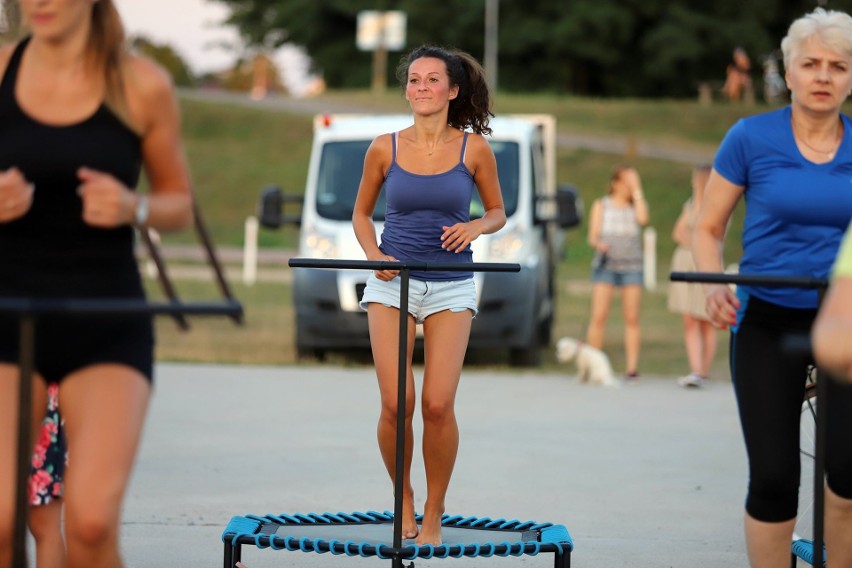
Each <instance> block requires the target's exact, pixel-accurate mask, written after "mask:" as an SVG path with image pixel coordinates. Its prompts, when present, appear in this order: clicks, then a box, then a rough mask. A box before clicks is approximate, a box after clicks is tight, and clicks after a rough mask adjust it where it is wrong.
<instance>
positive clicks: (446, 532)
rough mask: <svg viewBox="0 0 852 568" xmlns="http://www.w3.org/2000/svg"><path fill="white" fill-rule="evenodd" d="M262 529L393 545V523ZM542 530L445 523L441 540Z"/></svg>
mask: <svg viewBox="0 0 852 568" xmlns="http://www.w3.org/2000/svg"><path fill="white" fill-rule="evenodd" d="M260 532H261V533H262V534H266V535H270V534H277V535H278V536H280V537H287V536H290V537H293V538H297V539H298V538H309V539H311V540H318V539H323V540H331V539H334V540H340V541H347V540H349V541H354V542H364V543H367V544H370V545H373V546H376V545H380V544H384V545H387V546H393V523H392V522H382V523H353V524H348V523H347V524H329V525H279V524H277V523H268V524H266V525H264V526H263V527H262V528H261V530H260ZM540 536H541V532H540V531H537V530H493V529H477V528H459V527H442V529H441V540H442V541H443V544H445V545H447V546H453V545H460V546H467V545H469V544H475V543H482V542H503V541H508V542H538V541H539V540H540ZM402 544H403V546H405V545H409V544H414V539H413V538H411V539H404V540H403V541H402Z"/></svg>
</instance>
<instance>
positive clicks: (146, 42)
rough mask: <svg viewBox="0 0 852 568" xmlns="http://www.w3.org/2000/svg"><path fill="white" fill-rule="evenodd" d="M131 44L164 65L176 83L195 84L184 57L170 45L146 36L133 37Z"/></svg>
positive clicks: (183, 84)
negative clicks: (160, 43) (153, 40)
mask: <svg viewBox="0 0 852 568" xmlns="http://www.w3.org/2000/svg"><path fill="white" fill-rule="evenodd" d="M131 45H132V46H133V48H134V49H135V50H137V51H138V52H139V53H141V54H143V55H145V56H147V57H150V58H151V59H153V60H154V61H156V62H157V63H159V64H160V65H162V66H163V68H165V70H166V71H168V72H169V74H170V75H171V76H172V80H173V81H174V82H175V85H178V86H180V87H190V86H192V85H194V84H195V78H194V77H193V76H192V73H191V72H190V71H189V67H188V66H187V64H186V62H185V61H184V60H183V58H182V57H181V56H180V55H178V53H177V52H176V51H175V50H174V49H172V48H171V46H168V45H157V44H155V43H154V42H152V41H151V40H150V39H148V38H146V37H144V36H136V37H134V38H132V39H131Z"/></svg>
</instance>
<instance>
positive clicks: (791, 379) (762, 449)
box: [731, 297, 852, 522]
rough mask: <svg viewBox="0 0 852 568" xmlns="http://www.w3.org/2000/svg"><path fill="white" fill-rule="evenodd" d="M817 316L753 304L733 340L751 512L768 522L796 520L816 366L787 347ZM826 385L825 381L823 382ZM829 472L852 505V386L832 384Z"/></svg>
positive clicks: (832, 483) (823, 408) (833, 483)
mask: <svg viewBox="0 0 852 568" xmlns="http://www.w3.org/2000/svg"><path fill="white" fill-rule="evenodd" d="M815 316H816V311H815V310H800V309H791V308H784V307H781V306H777V305H775V304H771V303H769V302H765V301H762V300H759V299H757V298H754V297H750V298H749V299H748V303H747V305H746V307H745V313H744V315H743V316H742V318H741V321H740V323H739V326H738V329H737V330H736V332H735V333H732V334H731V376H732V377H733V382H734V391H735V392H736V397H737V405H738V407H739V413H740V424H741V426H742V430H743V436H744V439H745V445H746V452H747V453H748V462H749V485H748V496H747V498H746V511H747V512H748V514H749V515H750V516H752V517H753V518H755V519H757V520H759V521H764V522H782V521H788V520H790V519H793V518H795V517H796V509H797V506H798V490H799V476H800V459H801V458H800V455H799V422H800V416H801V408H802V399H803V396H804V387H805V378H806V375H807V368H808V365H810V364H811V363H812V360H811V359H810V358H809V357H808V356H806V355H799V354H790V353H787V352H785V350H784V349H783V347H782V342H783V340H784V337H785V336H786V335H788V334H793V333H798V334H808V333H809V332H810V329H811V325H812V324H813V320H814V317H815ZM823 380H827V379H826V378H825V377H823ZM827 387H828V398H829V400H830V406H828V407H827V405H826V404H825V403H824V401H820V402H819V410H820V411H822V412H827V414H826V417H827V420H828V434H827V438H826V447H827V456H826V473H827V475H828V486H829V487H830V488H831V490H832V491H834V492H835V493H837V494H838V495H840V496H841V497H844V498H846V499H852V388H850V387H848V386H845V385H840V384H837V383H836V382H834V381H829V383H828V384H827Z"/></svg>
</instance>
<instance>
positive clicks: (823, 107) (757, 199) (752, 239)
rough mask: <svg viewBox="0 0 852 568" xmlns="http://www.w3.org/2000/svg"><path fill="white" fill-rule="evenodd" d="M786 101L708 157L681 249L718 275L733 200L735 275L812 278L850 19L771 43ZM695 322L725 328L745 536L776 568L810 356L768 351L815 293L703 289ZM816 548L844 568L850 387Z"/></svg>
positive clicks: (827, 245) (829, 244)
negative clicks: (740, 445) (739, 227)
mask: <svg viewBox="0 0 852 568" xmlns="http://www.w3.org/2000/svg"><path fill="white" fill-rule="evenodd" d="M781 49H782V51H783V53H784V67H785V69H786V79H787V86H788V87H789V88H790V90H791V92H792V97H791V100H792V103H791V104H790V106H788V107H785V108H782V109H779V110H776V111H772V112H768V113H765V114H761V115H757V116H753V117H750V118H746V119H744V120H741V121H739V122H737V124H735V125H734V126H733V127H732V128H731V130H730V131H729V132H728V134H727V135H726V137H725V139H724V141H723V142H722V144H721V146H720V148H719V151H718V153H717V155H716V158H715V161H714V164H713V171H712V172H711V175H710V180H709V182H708V185H707V188H706V195H705V201H704V205H703V208H702V211H701V214H700V217H699V219H698V222H697V225H696V229H695V233H694V237H693V254H694V257H695V260H696V266H697V269H698V270H699V271H702V272H721V271H722V258H721V257H722V254H721V252H722V240H723V237H724V234H725V227H726V226H727V223H728V220H729V219H730V217H731V214H732V212H733V210H734V208H735V206H736V204H737V202H738V201H739V200H740V198H741V197H744V198H745V202H746V213H745V222H744V227H743V237H742V245H743V257H742V259H741V262H740V271H741V272H742V273H743V274H766V275H790V276H808V277H814V278H826V277H827V276H828V273H829V269H830V268H831V264H832V262H833V261H834V258H835V256H836V254H837V250H838V246H839V244H840V241H841V238H842V236H843V232H844V230H845V228H846V226H847V225H848V224H849V221H850V218H852V139H850V138H852V122H850V120H849V118H848V117H846V116H844V115H842V114H841V113H840V109H841V106H842V105H843V103H844V101H845V100H846V98H847V97H848V96H849V94H850V90H852V17H850V16H848V15H847V14H844V13H842V12H836V11H825V10H823V9H821V8H818V9H816V10H815V11H814V12H812V13H810V14H807V15H806V16H803V17H802V18H799V19H798V20H796V21H795V22H793V24H792V25H791V26H790V29H789V31H788V34H787V37H785V38H784V40H783V41H782V43H781ZM706 292H707V313H708V316H709V317H710V318H711V321H713V323H714V324H715V325H717V326H718V327H722V328H727V327H730V328H731V331H732V334H731V373H732V378H733V384H734V389H735V392H736V396H737V404H738V407H739V414H740V422H741V425H742V430H743V435H744V438H745V445H746V451H747V453H748V460H749V485H748V496H747V498H746V503H745V509H746V516H745V534H746V543H747V548H748V555H749V560H750V563H751V565H752V566H755V567H757V566H767V567H777V566H785V565H788V564H789V556H790V541H791V537H792V532H793V527H794V525H795V519H796V514H797V510H796V509H797V502H798V488H799V474H800V472H799V469H800V466H799V463H800V458H799V416H800V408H801V403H802V398H803V394H804V383H805V376H806V369H807V366H808V365H809V364H811V363H812V359H811V358H810V357H806V356H801V355H798V354H791V353H787V352H785V350H784V349H783V348H782V343H781V342H782V340H783V338H784V336H785V335H787V334H790V333H807V332H808V331H809V330H810V327H811V325H812V323H813V320H814V317H815V315H816V309H817V292H816V291H813V290H802V289H796V288H761V287H754V286H740V287H738V288H737V292H736V294H734V293H733V292H732V291H731V290H730V289H729V288H728V287H727V286H726V285H709V286H707V287H706ZM828 388H829V389H830V399H831V403H830V404H831V405H832V406H831V408H832V410H833V409H835V408H838V409H840V411H837V412H835V411H830V412H829V413H828V420H829V428H828V430H829V431H828V452H827V453H828V458H827V462H826V471H827V474H828V477H827V482H828V490H827V491H826V532H825V540H826V545H827V548H828V552H827V554H828V557H829V558H831V564H832V565H833V566H852V533H850V532H849V527H850V526H852V392H850V391H849V390H848V389H843V388H841V386H840V385H836V384H830V385H829V387H828Z"/></svg>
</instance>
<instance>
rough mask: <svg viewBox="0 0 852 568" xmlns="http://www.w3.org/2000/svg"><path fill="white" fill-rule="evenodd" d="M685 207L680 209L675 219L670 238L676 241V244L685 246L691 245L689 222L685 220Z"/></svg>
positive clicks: (686, 215) (687, 215)
mask: <svg viewBox="0 0 852 568" xmlns="http://www.w3.org/2000/svg"><path fill="white" fill-rule="evenodd" d="M687 207H688V206H687ZM687 207H684V208H683V211H681V213H680V216H678V218H677V221H675V226H674V229H672V240H673V241H674V242H676V243H677V244H678V246H682V247H685V248H689V247H690V246H692V234H691V232H690V231H689V222H688V221H687V219H688V217H689V210H688V209H687Z"/></svg>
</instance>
